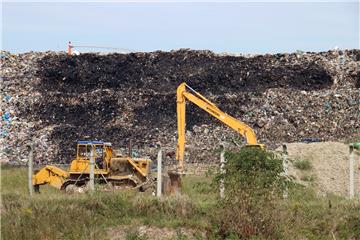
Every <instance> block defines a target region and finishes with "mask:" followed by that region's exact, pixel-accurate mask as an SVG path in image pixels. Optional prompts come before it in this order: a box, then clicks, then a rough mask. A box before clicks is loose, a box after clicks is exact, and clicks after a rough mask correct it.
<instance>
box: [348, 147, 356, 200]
mask: <svg viewBox="0 0 360 240" xmlns="http://www.w3.org/2000/svg"><path fill="white" fill-rule="evenodd" d="M354 162H355V151H354V146H352V145H350V146H349V198H350V199H352V198H354V196H355V184H354V180H355V168H354Z"/></svg>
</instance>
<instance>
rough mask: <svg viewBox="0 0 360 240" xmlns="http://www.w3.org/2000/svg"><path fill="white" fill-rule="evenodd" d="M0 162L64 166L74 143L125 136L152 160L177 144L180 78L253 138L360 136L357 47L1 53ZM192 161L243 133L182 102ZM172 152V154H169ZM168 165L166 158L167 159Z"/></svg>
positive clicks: (272, 141) (117, 140)
mask: <svg viewBox="0 0 360 240" xmlns="http://www.w3.org/2000/svg"><path fill="white" fill-rule="evenodd" d="M1 63H2V68H1V76H2V79H1V89H2V90H1V98H2V107H1V111H2V112H1V114H2V123H1V124H2V125H1V135H2V138H1V148H2V151H1V152H2V155H1V156H0V158H1V160H2V161H5V162H14V163H15V162H16V163H18V162H21V161H24V162H25V161H26V154H27V148H26V144H28V143H29V142H30V141H34V142H35V143H36V153H35V156H36V161H37V162H39V163H48V162H69V161H71V159H72V157H73V156H74V154H75V141H76V140H77V139H98V140H100V139H101V140H106V141H111V142H113V144H114V145H115V146H121V147H125V146H126V145H127V143H128V141H129V140H130V139H131V140H132V142H133V143H134V145H135V149H137V150H138V152H139V154H140V155H143V156H144V155H147V156H150V157H151V158H154V157H155V155H156V147H157V146H158V145H161V146H163V147H166V148H167V151H169V152H171V151H173V150H175V146H176V136H177V135H176V99H175V93H176V87H177V86H178V84H179V83H181V82H183V81H185V82H187V83H188V84H189V85H190V86H192V87H193V88H194V89H196V90H197V91H199V92H201V93H203V94H204V95H205V96H207V97H208V98H209V99H210V100H211V101H213V102H214V103H216V104H217V105H218V106H219V107H220V108H221V109H223V110H224V111H225V112H227V113H229V114H230V115H232V116H234V117H236V118H238V119H241V120H242V121H244V122H246V123H247V124H249V125H250V126H252V127H253V128H254V129H255V132H256V133H257V135H258V138H259V141H260V142H262V143H265V144H267V145H269V146H270V148H275V147H277V146H278V145H279V144H281V143H282V142H296V141H299V140H301V139H302V138H307V137H313V138H319V139H321V140H346V141H349V140H354V139H359V138H360V50H345V51H328V52H320V53H302V52H298V53H292V54H275V55H256V56H231V55H218V54H214V53H212V52H210V51H192V50H178V51H171V52H160V51H158V52H151V53H131V54H108V55H102V54H82V55H79V56H71V57H69V56H67V55H66V54H65V53H64V52H44V53H36V52H29V53H25V54H19V55H14V54H11V53H8V52H2V53H1ZM187 135H188V142H187V152H186V154H187V155H186V157H187V161H189V162H204V163H207V162H213V161H217V154H215V156H214V152H216V149H217V148H218V147H219V144H224V145H226V147H227V148H236V147H237V145H238V144H241V143H242V141H243V140H242V139H241V138H239V136H238V135H237V134H236V133H234V132H233V131H232V130H230V129H227V128H226V127H225V126H223V125H222V124H221V123H219V122H218V121H217V120H215V119H213V118H211V117H210V116H208V115H207V114H206V113H205V112H202V110H200V109H198V108H197V107H195V106H193V105H192V104H189V106H188V108H187ZM170 155H171V154H169V156H170ZM169 163H171V161H170V160H169Z"/></svg>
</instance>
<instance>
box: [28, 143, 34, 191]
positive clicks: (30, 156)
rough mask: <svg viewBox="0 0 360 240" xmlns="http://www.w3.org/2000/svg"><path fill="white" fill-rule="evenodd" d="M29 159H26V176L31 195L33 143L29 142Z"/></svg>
mask: <svg viewBox="0 0 360 240" xmlns="http://www.w3.org/2000/svg"><path fill="white" fill-rule="evenodd" d="M29 147H30V152H29V160H28V178H29V181H28V183H29V185H28V186H29V194H30V197H31V196H32V195H33V189H34V187H33V183H32V182H33V161H34V143H33V142H31V144H30V146H29Z"/></svg>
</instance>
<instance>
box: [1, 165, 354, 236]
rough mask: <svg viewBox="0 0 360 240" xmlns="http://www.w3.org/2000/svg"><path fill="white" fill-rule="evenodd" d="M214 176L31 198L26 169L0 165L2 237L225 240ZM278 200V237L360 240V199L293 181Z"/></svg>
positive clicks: (46, 192)
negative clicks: (150, 187)
mask: <svg viewBox="0 0 360 240" xmlns="http://www.w3.org/2000/svg"><path fill="white" fill-rule="evenodd" d="M211 183H212V180H211V178H210V177H195V176H187V177H185V179H184V187H183V193H182V194H181V196H176V197H164V198H162V199H157V198H156V197H153V196H151V195H150V194H141V193H136V192H132V191H123V192H116V193H105V192H101V193H95V194H93V195H91V194H77V195H76V194H75V195H65V194H62V193H60V192H59V191H57V190H56V189H52V188H42V189H41V190H42V193H41V194H40V195H34V196H33V197H32V198H30V197H29V196H28V193H27V170H26V169H24V168H11V167H2V170H1V197H2V201H1V203H2V204H1V234H2V239H110V237H111V236H109V234H108V231H109V229H111V228H114V227H117V226H125V227H126V229H127V230H126V233H125V236H124V238H125V239H151V238H149V237H146V235H140V234H139V233H138V232H137V226H154V227H157V228H168V229H179V228H186V229H192V230H194V232H195V234H193V238H195V239H204V238H207V239H223V238H224V235H221V233H219V222H218V221H217V219H219V214H221V212H222V209H221V207H220V204H219V199H218V198H217V195H218V194H217V193H216V192H215V191H214V190H213V189H214V188H213V187H212V186H211ZM276 207H277V212H278V216H276V217H277V219H278V218H279V219H280V221H281V224H279V227H278V229H276V231H278V232H279V236H280V237H279V239H314V240H315V239H360V202H359V200H353V201H349V200H346V199H343V198H339V197H335V196H333V197H327V198H318V197H316V196H315V194H314V193H313V192H312V191H311V190H304V189H302V188H294V189H291V191H290V193H289V198H288V199H287V200H282V201H279V202H278V204H277V206H276ZM173 238H175V239H187V236H185V235H181V234H179V235H178V236H176V237H173ZM227 238H229V239H236V238H237V237H236V236H231V235H230V236H227ZM252 239H265V238H264V237H263V236H253V238H252Z"/></svg>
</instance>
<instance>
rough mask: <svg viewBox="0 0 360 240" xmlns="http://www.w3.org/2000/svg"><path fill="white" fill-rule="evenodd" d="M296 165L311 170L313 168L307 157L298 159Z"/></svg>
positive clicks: (301, 168)
mask: <svg viewBox="0 0 360 240" xmlns="http://www.w3.org/2000/svg"><path fill="white" fill-rule="evenodd" d="M294 166H295V167H296V168H297V169H300V170H310V169H311V168H312V166H311V162H310V161H309V160H306V159H297V160H295V162H294Z"/></svg>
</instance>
